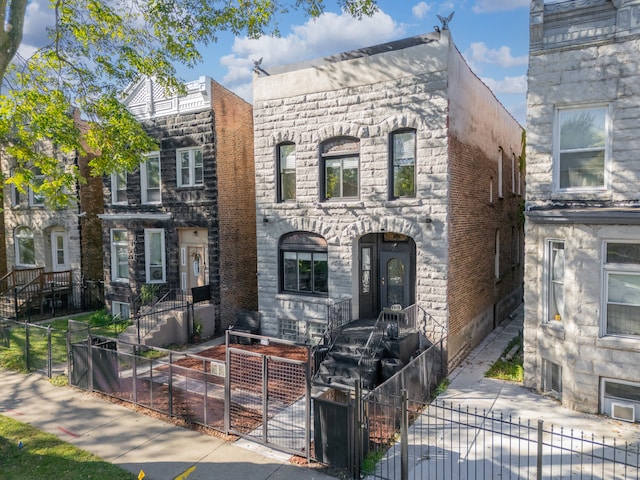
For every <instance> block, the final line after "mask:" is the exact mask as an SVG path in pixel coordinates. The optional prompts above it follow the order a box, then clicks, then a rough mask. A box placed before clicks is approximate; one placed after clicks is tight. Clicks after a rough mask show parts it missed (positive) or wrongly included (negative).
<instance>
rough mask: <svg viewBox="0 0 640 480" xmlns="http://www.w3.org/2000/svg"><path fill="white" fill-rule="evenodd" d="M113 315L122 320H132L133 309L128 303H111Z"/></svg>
mask: <svg viewBox="0 0 640 480" xmlns="http://www.w3.org/2000/svg"><path fill="white" fill-rule="evenodd" d="M111 315H113V316H114V317H116V318H118V319H121V320H128V319H130V318H131V309H130V307H129V304H128V303H123V302H111Z"/></svg>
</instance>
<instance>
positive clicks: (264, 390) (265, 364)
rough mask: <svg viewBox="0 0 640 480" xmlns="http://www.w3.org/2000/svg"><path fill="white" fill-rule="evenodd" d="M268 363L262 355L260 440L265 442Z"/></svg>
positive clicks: (267, 411) (267, 415) (267, 412)
mask: <svg viewBox="0 0 640 480" xmlns="http://www.w3.org/2000/svg"><path fill="white" fill-rule="evenodd" d="M268 383H269V365H268V357H267V356H266V355H262V441H263V442H264V443H265V444H266V443H267V439H268V438H269V437H268V435H267V434H268V431H267V430H268V428H269V398H268V396H269V385H268Z"/></svg>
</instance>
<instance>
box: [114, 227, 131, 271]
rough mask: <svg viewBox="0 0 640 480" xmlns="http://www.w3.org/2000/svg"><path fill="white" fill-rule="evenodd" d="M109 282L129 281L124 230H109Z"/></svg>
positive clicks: (127, 247) (127, 253)
mask: <svg viewBox="0 0 640 480" xmlns="http://www.w3.org/2000/svg"><path fill="white" fill-rule="evenodd" d="M111 281H113V282H128V281H129V242H128V237H127V231H126V230H121V229H113V230H111Z"/></svg>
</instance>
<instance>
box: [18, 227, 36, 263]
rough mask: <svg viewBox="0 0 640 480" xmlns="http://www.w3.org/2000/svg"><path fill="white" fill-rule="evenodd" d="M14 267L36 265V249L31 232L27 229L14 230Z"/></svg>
mask: <svg viewBox="0 0 640 480" xmlns="http://www.w3.org/2000/svg"><path fill="white" fill-rule="evenodd" d="M15 245H16V266H18V267H33V266H35V264H36V249H35V243H34V240H33V230H31V229H30V228H29V227H18V228H16V230H15Z"/></svg>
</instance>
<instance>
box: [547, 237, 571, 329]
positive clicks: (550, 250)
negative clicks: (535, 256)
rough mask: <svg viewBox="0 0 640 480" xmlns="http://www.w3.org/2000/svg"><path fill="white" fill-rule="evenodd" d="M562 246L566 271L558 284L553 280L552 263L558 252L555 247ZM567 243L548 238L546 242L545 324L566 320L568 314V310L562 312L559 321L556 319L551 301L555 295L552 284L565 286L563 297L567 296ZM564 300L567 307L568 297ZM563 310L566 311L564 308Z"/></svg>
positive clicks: (559, 313)
mask: <svg viewBox="0 0 640 480" xmlns="http://www.w3.org/2000/svg"><path fill="white" fill-rule="evenodd" d="M560 244H562V247H563V248H562V250H563V251H564V270H563V277H562V282H558V281H557V280H554V279H553V266H552V262H553V259H554V258H555V256H554V254H553V253H554V251H555V250H557V249H556V248H555V247H554V246H555V245H560ZM566 247H567V245H566V242H565V241H564V240H562V239H559V238H548V239H546V240H545V245H544V269H543V270H544V283H543V287H542V288H543V298H544V319H545V320H544V321H545V322H550V321H551V320H554V321H556V320H560V321H562V320H564V318H563V316H564V315H565V314H566V310H565V311H562V312H558V315H560V318H559V319H556V317H555V315H556V314H555V312H552V308H551V301H552V295H553V288H552V287H553V286H552V284H554V283H555V284H559V285H560V284H561V285H562V286H563V296H564V295H566V289H565V288H564V285H565V283H566V278H567V258H566V255H567V251H566ZM563 298H564V300H563V301H564V305H566V297H563ZM563 310H564V306H563Z"/></svg>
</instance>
